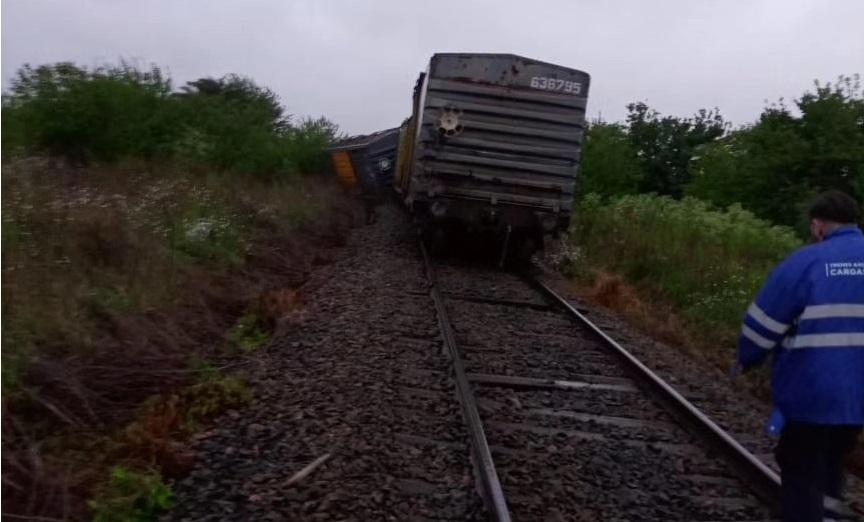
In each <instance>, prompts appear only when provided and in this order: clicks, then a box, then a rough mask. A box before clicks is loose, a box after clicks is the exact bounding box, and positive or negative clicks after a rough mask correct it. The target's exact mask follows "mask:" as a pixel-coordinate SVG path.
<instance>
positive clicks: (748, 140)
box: [686, 77, 864, 234]
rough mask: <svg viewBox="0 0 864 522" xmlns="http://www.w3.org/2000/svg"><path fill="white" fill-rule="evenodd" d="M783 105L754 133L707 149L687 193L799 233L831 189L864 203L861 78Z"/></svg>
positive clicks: (732, 136) (766, 112)
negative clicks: (807, 211) (807, 212)
mask: <svg viewBox="0 0 864 522" xmlns="http://www.w3.org/2000/svg"><path fill="white" fill-rule="evenodd" d="M795 103H796V106H797V108H798V109H799V111H800V113H801V115H800V116H796V115H794V114H793V113H792V111H791V110H790V109H789V108H787V107H786V105H785V104H784V103H783V102H782V100H781V101H780V102H779V103H777V104H774V105H772V106H770V107H767V108H766V109H765V110H764V111H763V112H762V115H761V116H760V118H759V121H758V122H756V123H755V124H754V125H752V126H749V127H745V128H742V129H740V130H738V131H736V132H733V133H732V134H730V135H729V136H728V137H726V138H724V139H722V140H719V141H717V142H715V143H711V144H709V145H706V146H704V147H702V148H701V149H700V151H699V154H698V156H697V157H695V158H694V159H693V164H692V165H691V168H692V171H693V179H692V181H691V183H690V184H689V185H688V186H687V187H686V193H687V194H689V195H692V196H696V197H699V198H701V199H705V200H707V201H711V202H713V203H715V204H717V205H720V206H726V205H729V204H731V203H734V202H740V203H741V204H742V205H744V207H745V208H747V209H749V210H751V211H752V212H754V213H755V214H756V215H758V216H760V217H762V218H766V219H769V220H771V221H773V222H775V223H779V224H785V225H789V226H796V227H797V228H798V229H799V231H800V232H801V233H802V234H804V233H805V232H806V228H807V227H806V219H805V217H804V212H803V210H804V207H806V205H807V204H808V202H809V200H810V199H811V198H812V196H813V195H814V194H816V193H818V192H821V191H823V190H827V189H829V188H836V189H839V190H843V191H845V192H847V193H849V194H851V195H852V196H853V197H856V198H858V199H859V200H860V199H861V198H862V196H864V96H862V91H861V87H860V84H859V82H858V80H857V78H849V77H841V79H840V80H839V81H838V82H837V83H835V84H833V85H832V84H830V83H829V84H827V85H825V86H821V85H819V84H818V83H817V84H816V89H815V91H814V92H808V93H805V94H804V95H803V96H802V97H801V98H800V99H799V100H797V101H796V102H795Z"/></svg>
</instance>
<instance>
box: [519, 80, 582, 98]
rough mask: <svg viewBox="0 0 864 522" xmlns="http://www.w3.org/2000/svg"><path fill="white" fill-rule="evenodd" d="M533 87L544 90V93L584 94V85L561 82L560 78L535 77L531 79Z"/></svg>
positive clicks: (566, 81)
mask: <svg viewBox="0 0 864 522" xmlns="http://www.w3.org/2000/svg"><path fill="white" fill-rule="evenodd" d="M531 87H532V88H534V89H542V90H544V91H556V92H566V93H570V94H581V93H582V84H581V83H579V82H571V81H568V80H560V79H558V78H547V77H545V76H533V77H532V78H531Z"/></svg>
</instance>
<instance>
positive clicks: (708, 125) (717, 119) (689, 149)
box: [627, 102, 728, 198]
mask: <svg viewBox="0 0 864 522" xmlns="http://www.w3.org/2000/svg"><path fill="white" fill-rule="evenodd" d="M627 110H628V114H627V130H628V136H629V137H630V141H631V143H632V144H633V147H635V149H636V155H637V158H638V161H639V165H640V167H641V170H642V175H643V177H642V180H641V182H640V184H639V190H640V192H656V193H658V194H663V195H669V196H672V197H675V198H678V197H681V196H682V194H683V188H684V185H686V184H687V182H688V181H689V179H690V176H689V169H688V166H689V163H690V158H691V156H692V155H693V152H694V150H695V149H696V148H697V147H699V146H700V145H702V144H705V143H709V142H711V141H714V140H715V139H717V138H719V137H721V136H723V134H724V133H725V132H726V129H727V127H728V124H727V123H726V122H725V121H724V120H723V117H722V116H721V115H720V113H719V112H718V111H717V109H714V110H711V111H707V110H705V109H702V110H700V111H699V112H698V113H696V115H694V116H693V117H692V118H679V117H675V116H662V117H661V115H660V113H658V112H657V111H655V110H653V109H651V108H649V107H648V105H646V104H645V103H643V102H637V103H631V104H629V105H628V106H627Z"/></svg>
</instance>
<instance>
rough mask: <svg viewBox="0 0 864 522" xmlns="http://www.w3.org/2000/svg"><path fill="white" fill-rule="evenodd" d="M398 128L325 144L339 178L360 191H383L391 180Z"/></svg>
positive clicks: (344, 183) (387, 188)
mask: <svg viewBox="0 0 864 522" xmlns="http://www.w3.org/2000/svg"><path fill="white" fill-rule="evenodd" d="M398 141H399V129H398V128H394V129H387V130H383V131H378V132H375V133H373V134H366V135H362V136H352V137H350V138H345V139H343V140H340V141H337V142H336V143H334V144H333V145H331V146H329V147H327V152H328V153H329V154H330V159H331V161H332V164H333V170H334V171H335V173H336V177H337V178H338V179H339V182H340V183H341V184H342V185H344V186H346V187H350V188H357V189H359V190H360V192H364V193H375V194H383V193H384V192H385V191H388V190H389V187H390V186H391V185H392V183H393V172H394V171H395V169H396V147H397V145H398Z"/></svg>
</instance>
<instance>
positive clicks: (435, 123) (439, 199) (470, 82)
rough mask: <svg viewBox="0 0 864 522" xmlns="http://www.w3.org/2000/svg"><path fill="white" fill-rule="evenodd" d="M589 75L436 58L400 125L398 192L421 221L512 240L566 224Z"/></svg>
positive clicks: (487, 57)
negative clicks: (458, 225)
mask: <svg viewBox="0 0 864 522" xmlns="http://www.w3.org/2000/svg"><path fill="white" fill-rule="evenodd" d="M589 82H590V77H589V75H588V74H587V73H585V72H582V71H578V70H575V69H569V68H566V67H561V66H558V65H553V64H549V63H544V62H540V61H537V60H531V59H528V58H523V57H520V56H515V55H511V54H436V55H434V56H433V57H432V60H431V61H430V63H429V69H428V70H427V72H426V73H424V74H421V76H420V79H419V80H418V83H417V86H416V88H415V95H414V109H413V114H412V117H411V118H410V119H409V120H408V122H406V124H405V125H403V128H402V131H401V139H402V143H400V147H399V149H400V154H403V155H405V156H406V157H405V158H401V157H400V158H399V172H397V176H396V189H397V191H399V192H401V193H402V195H403V196H404V198H405V202H406V203H407V204H408V206H409V207H410V208H411V209H412V210H413V211H414V212H415V214H416V215H417V216H418V218H420V220H421V221H423V222H424V223H425V224H430V223H436V222H446V221H450V222H457V223H462V224H463V225H465V226H467V227H469V228H475V229H494V230H500V231H504V232H506V237H508V238H509V237H510V234H511V232H512V233H517V234H519V237H521V238H522V240H527V241H528V242H532V243H533V244H534V246H535V247H536V246H539V245H540V238H541V237H542V234H543V233H555V232H557V231H559V230H560V229H563V228H566V227H567V226H568V224H569V220H570V212H571V207H572V205H573V197H574V193H575V190H576V176H577V171H578V166H579V158H580V146H581V143H582V135H583V128H584V123H585V104H586V100H587V96H588V88H589Z"/></svg>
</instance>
